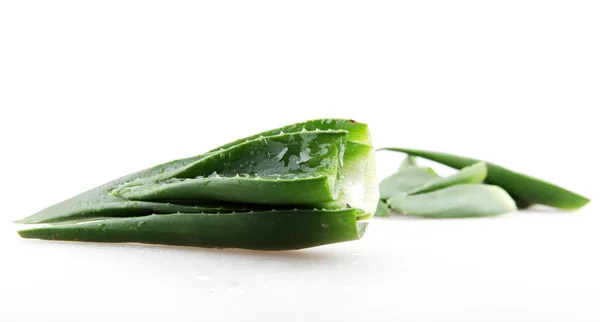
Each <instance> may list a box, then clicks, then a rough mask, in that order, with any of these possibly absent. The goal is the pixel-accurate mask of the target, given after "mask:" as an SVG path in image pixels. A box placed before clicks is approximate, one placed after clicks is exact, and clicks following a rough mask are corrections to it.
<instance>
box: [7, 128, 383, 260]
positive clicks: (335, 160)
mask: <svg viewBox="0 0 600 322" xmlns="http://www.w3.org/2000/svg"><path fill="white" fill-rule="evenodd" d="M378 196H379V192H378V185H377V178H376V176H375V153H374V151H373V148H372V145H371V136H370V133H369V130H368V127H367V125H366V124H363V123H359V122H355V121H353V120H335V119H334V120H332V119H328V120H313V121H307V122H303V123H297V124H292V125H288V126H284V127H280V128H277V129H273V130H269V131H265V132H262V133H259V134H256V135H252V136H249V137H246V138H243V139H240V140H236V141H234V142H231V143H228V144H225V145H223V146H221V147H217V148H215V149H213V150H210V151H208V152H207V153H204V154H200V155H197V156H194V157H190V158H186V159H181V160H175V161H171V162H167V163H164V164H161V165H158V166H155V167H152V168H149V169H146V170H142V171H139V172H136V173H132V174H130V175H127V176H124V177H121V178H119V179H116V180H113V181H111V182H108V183H106V184H104V185H102V186H99V187H97V188H94V189H91V190H89V191H87V192H84V193H82V194H80V195H77V196H75V197H73V198H71V199H68V200H65V201H63V202H61V203H58V204H56V205H53V206H50V207H48V208H46V209H43V210H41V211H40V212H38V213H36V214H33V215H31V216H29V217H27V218H25V219H22V220H20V221H18V222H19V223H23V224H47V226H42V227H35V228H31V229H25V230H21V231H20V233H21V235H22V236H23V237H26V238H53V239H66V240H75V239H78V240H89V241H106V242H119V241H123V242H126V241H139V242H151V243H154V242H156V243H172V244H186V245H187V244H190V245H196V246H207V247H212V246H215V247H239V248H253V249H255V248H256V249H261V248H262V249H287V248H296V247H303V245H320V244H324V243H330V242H337V241H344V240H352V239H356V238H360V237H361V236H362V233H364V229H365V228H366V223H365V222H364V220H365V219H368V218H370V217H371V216H373V215H374V213H375V210H376V208H377V202H378ZM271 209H272V210H273V211H272V212H271V211H268V212H267V211H265V210H271ZM297 209H299V210H297ZM313 209H315V210H313ZM316 209H322V210H319V211H317V210H316ZM278 215H280V217H276V218H275V217H273V216H278ZM295 215H298V216H295ZM348 216H352V217H353V221H349V220H348V219H347V217H348ZM321 217H322V218H321ZM139 218H146V219H148V220H146V221H144V225H148V226H147V227H152V229H151V230H148V231H145V232H144V234H140V230H136V227H135V225H137V223H138V221H137V220H138V219H139ZM261 218H262V219H261ZM317 219H318V220H320V221H319V225H321V224H322V225H323V226H319V227H321V228H323V229H317V230H316V231H314V232H312V233H311V232H309V231H308V230H309V229H312V228H309V227H315V226H314V225H313V224H314V223H315V222H316V221H318V220H317ZM302 220H305V221H306V222H303V223H301V222H300V221H302ZM336 220H337V221H336ZM99 222H101V224H103V225H104V226H102V227H117V228H115V230H110V233H108V232H107V233H97V232H96V231H93V230H92V227H97V224H98V223H99ZM260 222H262V224H260ZM134 223H135V225H134ZM154 223H156V224H154ZM169 223H171V224H172V225H171V226H169ZM186 224H187V225H190V226H192V227H196V228H197V231H194V232H192V231H189V230H186V229H184V227H185V225H186ZM200 225H202V227H206V229H204V228H202V229H200V228H198V227H200ZM348 225H350V226H351V227H350V228H347V227H346V226H348ZM352 225H353V226H352ZM292 226H293V227H295V228H293V227H292ZM161 227H162V228H161ZM169 227H172V228H169ZM84 228H85V229H84ZM163 228H164V229H167V230H163ZM325 228H330V229H325ZM82 229H83V230H82ZM211 229H212V230H214V229H218V230H219V231H218V232H212V231H211ZM179 230H181V231H182V232H181V233H180V234H179V233H177V231H179ZM245 230H248V231H245ZM82 231H85V232H86V233H85V234H83V235H78V234H79V232H82ZM286 233H287V234H289V235H290V236H296V237H293V238H296V242H294V241H293V240H288V239H286V238H284V234H286ZM161 234H162V235H161ZM221 234H222V235H221ZM261 234H262V235H264V236H263V237H264V238H263V239H261V238H260V237H256V236H259V235H261ZM163 235H164V236H167V237H165V238H166V239H164V238H163V237H161V236H163ZM325 235H327V236H325ZM236 236H237V237H236ZM243 236H245V237H243ZM249 236H255V237H252V238H256V241H255V242H251V241H250V239H251V238H250V237H249ZM269 236H271V237H273V236H278V237H277V238H275V237H273V238H271V237H269ZM238 237H239V238H238ZM244 238H245V239H244ZM269 238H270V239H269ZM290 238H292V237H290ZM261 240H262V241H261ZM307 247H308V246H307Z"/></svg>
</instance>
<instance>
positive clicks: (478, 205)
mask: <svg viewBox="0 0 600 322" xmlns="http://www.w3.org/2000/svg"><path fill="white" fill-rule="evenodd" d="M388 204H389V205H390V207H391V208H392V209H393V210H395V211H397V212H399V213H401V214H405V215H410V216H419V217H427V218H459V217H484V216H494V215H501V214H505V213H509V212H513V211H515V210H516V209H517V207H516V205H515V202H514V201H513V200H512V198H511V197H510V196H509V195H508V193H506V191H504V190H503V189H502V188H500V187H497V186H492V185H485V184H458V185H454V186H450V187H447V188H443V189H440V190H435V191H432V192H427V193H422V194H418V195H412V196H406V195H399V196H395V197H392V198H390V199H389V200H388Z"/></svg>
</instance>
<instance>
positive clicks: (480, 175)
mask: <svg viewBox="0 0 600 322" xmlns="http://www.w3.org/2000/svg"><path fill="white" fill-rule="evenodd" d="M486 176H487V167H486V165H485V163H484V162H478V163H475V164H473V165H470V166H467V167H464V168H462V169H460V170H458V171H457V172H456V173H453V174H451V175H449V176H447V177H442V178H439V179H437V180H434V181H429V182H427V183H425V184H423V185H422V186H419V187H417V188H414V189H412V190H410V191H408V192H406V194H407V195H416V194H420V193H425V192H431V191H434V190H439V189H442V188H446V187H449V186H452V185H455V184H461V183H481V182H482V181H483V180H485V177H486Z"/></svg>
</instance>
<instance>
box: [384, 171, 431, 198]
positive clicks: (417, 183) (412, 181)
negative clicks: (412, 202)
mask: <svg viewBox="0 0 600 322" xmlns="http://www.w3.org/2000/svg"><path fill="white" fill-rule="evenodd" d="M440 178H441V177H440V176H439V175H438V174H436V173H435V171H433V169H431V168H425V167H417V166H411V167H405V168H403V169H402V170H400V171H398V172H396V173H394V174H392V175H391V176H389V177H387V178H385V179H383V180H382V181H381V183H380V184H379V195H380V198H381V199H388V198H390V197H393V196H397V195H404V194H406V193H407V192H409V191H411V190H413V189H416V188H418V187H421V186H423V185H424V184H427V183H429V182H434V181H436V180H439V179H440Z"/></svg>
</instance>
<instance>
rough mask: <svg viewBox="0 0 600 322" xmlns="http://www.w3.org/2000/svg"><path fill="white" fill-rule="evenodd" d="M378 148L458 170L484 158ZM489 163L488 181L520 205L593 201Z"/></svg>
mask: <svg viewBox="0 0 600 322" xmlns="http://www.w3.org/2000/svg"><path fill="white" fill-rule="evenodd" d="M379 150H388V151H396V152H404V153H407V154H410V155H415V156H419V157H422V158H426V159H429V160H432V161H436V162H439V163H441V164H445V165H447V166H449V167H452V168H455V169H461V168H464V167H466V166H469V165H472V164H474V163H477V162H481V160H476V159H472V158H467V157H462V156H458V155H454V154H449V153H442V152H435V151H426V150H415V149H405V148H382V149H379ZM486 165H487V170H488V175H487V178H486V180H485V182H486V183H489V184H491V185H497V186H500V187H502V188H503V189H504V190H506V192H508V193H509V194H510V195H511V197H512V198H513V199H514V200H516V201H518V202H519V205H522V206H528V205H532V204H541V205H546V206H550V207H555V208H560V209H565V210H575V209H579V208H581V207H583V206H585V205H586V204H587V203H588V202H590V199H588V198H586V197H584V196H582V195H579V194H577V193H575V192H572V191H569V190H567V189H564V188H562V187H559V186H556V185H554V184H551V183H549V182H546V181H542V180H540V179H537V178H534V177H531V176H528V175H526V174H522V173H518V172H514V171H512V170H509V169H506V168H504V167H501V166H499V165H496V164H493V163H490V162H486Z"/></svg>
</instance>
